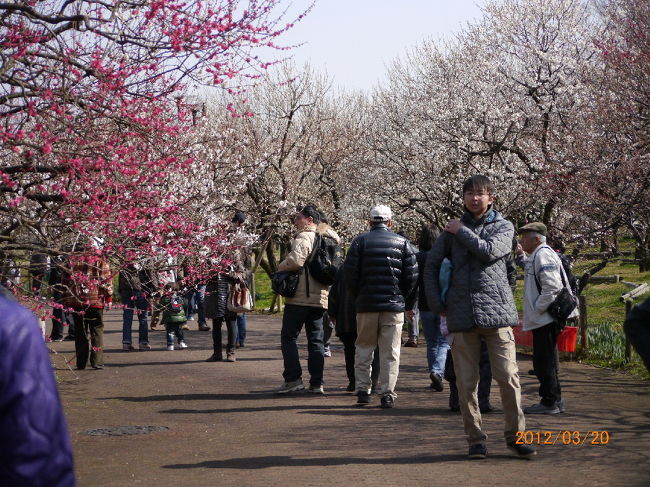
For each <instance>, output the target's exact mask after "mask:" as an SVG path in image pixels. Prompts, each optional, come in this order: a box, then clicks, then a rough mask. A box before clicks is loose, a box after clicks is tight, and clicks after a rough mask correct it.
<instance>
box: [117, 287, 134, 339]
mask: <svg viewBox="0 0 650 487" xmlns="http://www.w3.org/2000/svg"><path fill="white" fill-rule="evenodd" d="M120 301H121V302H122V306H123V308H122V344H123V345H125V346H124V347H123V348H124V350H129V349H131V348H132V344H133V337H132V328H133V312H134V308H135V295H134V294H133V293H132V292H131V291H122V292H121V293H120Z"/></svg>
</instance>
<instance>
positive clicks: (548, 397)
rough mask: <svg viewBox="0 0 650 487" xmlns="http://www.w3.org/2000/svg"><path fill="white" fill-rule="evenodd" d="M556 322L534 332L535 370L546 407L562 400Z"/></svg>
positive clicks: (540, 393)
mask: <svg viewBox="0 0 650 487" xmlns="http://www.w3.org/2000/svg"><path fill="white" fill-rule="evenodd" d="M558 333H559V328H558V326H557V324H556V323H555V322H553V323H549V324H548V325H544V326H542V327H541V328H536V329H534V330H533V369H535V375H537V379H538V380H539V395H540V397H541V398H542V400H541V402H542V404H544V405H545V406H553V405H554V404H555V403H556V401H559V400H560V399H561V398H562V391H561V389H560V378H559V376H558V373H559V357H558V352H557V336H558Z"/></svg>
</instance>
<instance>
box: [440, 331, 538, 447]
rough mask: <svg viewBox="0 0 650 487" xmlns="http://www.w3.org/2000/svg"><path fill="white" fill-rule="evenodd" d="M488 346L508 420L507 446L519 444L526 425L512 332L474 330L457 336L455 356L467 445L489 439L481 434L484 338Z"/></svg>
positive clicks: (493, 372)
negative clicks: (481, 362) (481, 377)
mask: <svg viewBox="0 0 650 487" xmlns="http://www.w3.org/2000/svg"><path fill="white" fill-rule="evenodd" d="M481 336H482V337H483V338H484V340H485V343H486V344H487V349H488V354H489V356H490V367H491V368H492V377H493V378H494V379H495V380H496V381H497V384H498V385H499V390H500V392H501V403H502V406H503V414H504V417H505V439H506V442H512V441H515V440H516V436H517V431H524V430H525V429H526V423H525V420H524V413H523V411H522V410H521V386H520V385H519V368H518V367H517V357H516V350H515V337H514V334H513V333H512V328H510V327H509V326H508V327H504V328H473V329H472V330H470V331H465V332H460V333H454V334H453V342H452V345H451V353H452V356H453V359H454V369H455V371H456V384H457V385H458V395H459V398H460V411H461V413H462V415H463V425H464V427H465V434H466V435H467V442H468V443H469V444H470V445H474V444H477V443H483V442H485V440H487V435H486V434H485V433H484V432H483V431H482V430H481V412H480V411H479V407H478V397H477V388H478V381H479V366H478V363H479V358H480V355H481V338H480V337H481Z"/></svg>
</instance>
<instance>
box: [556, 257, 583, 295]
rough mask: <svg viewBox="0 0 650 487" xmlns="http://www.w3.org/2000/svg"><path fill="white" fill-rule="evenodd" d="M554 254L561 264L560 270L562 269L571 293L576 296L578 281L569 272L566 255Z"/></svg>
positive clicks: (569, 266)
mask: <svg viewBox="0 0 650 487" xmlns="http://www.w3.org/2000/svg"><path fill="white" fill-rule="evenodd" d="M556 254H557V256H558V257H559V258H560V262H562V268H563V269H564V273H565V274H566V277H567V280H568V281H569V287H570V288H571V293H572V294H573V295H574V296H578V280H577V279H576V276H574V275H573V271H572V270H571V262H569V259H567V257H566V255H564V254H562V253H561V252H556Z"/></svg>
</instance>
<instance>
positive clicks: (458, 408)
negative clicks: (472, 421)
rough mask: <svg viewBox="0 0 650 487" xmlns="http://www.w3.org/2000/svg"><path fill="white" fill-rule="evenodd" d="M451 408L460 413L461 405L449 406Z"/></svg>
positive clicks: (453, 411)
mask: <svg viewBox="0 0 650 487" xmlns="http://www.w3.org/2000/svg"><path fill="white" fill-rule="evenodd" d="M449 410H450V411H451V412H452V413H460V406H449Z"/></svg>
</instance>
